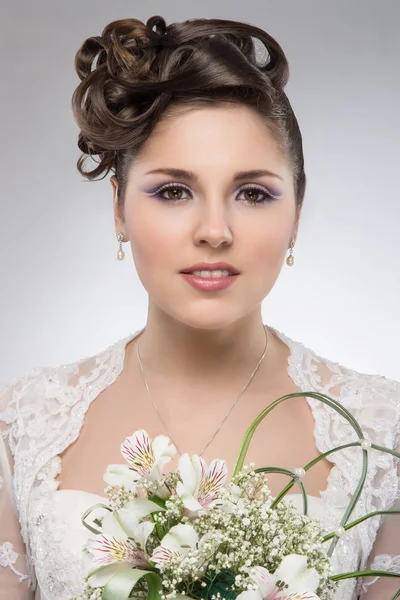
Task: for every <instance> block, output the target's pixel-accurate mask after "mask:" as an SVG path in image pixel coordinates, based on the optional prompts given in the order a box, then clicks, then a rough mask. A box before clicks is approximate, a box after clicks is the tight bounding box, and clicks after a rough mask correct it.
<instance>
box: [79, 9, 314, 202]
mask: <svg viewBox="0 0 400 600" xmlns="http://www.w3.org/2000/svg"><path fill="white" fill-rule="evenodd" d="M257 42H258V43H259V45H260V43H261V51H263V52H264V54H265V51H266V57H264V59H265V60H263V61H262V62H259V60H258V59H259V54H260V48H259V50H258V51H257V48H256V43H257ZM75 68H76V72H77V74H78V76H79V78H80V80H81V82H80V83H79V85H78V86H77V88H76V89H75V91H74V93H73V97H72V109H73V114H74V117H75V120H76V122H77V124H78V126H79V128H80V132H79V137H78V146H79V149H80V150H81V151H82V154H81V156H80V158H79V160H78V162H77V168H78V171H79V172H80V173H81V174H82V175H83V176H84V177H85V178H87V179H89V180H93V179H98V178H101V179H103V178H104V177H106V175H107V174H108V173H109V172H110V171H111V172H113V173H114V174H115V176H116V178H117V180H118V204H119V207H120V208H121V209H122V210H123V204H124V197H125V191H126V183H127V175H128V171H129V168H130V166H131V165H132V162H133V160H134V159H135V157H136V156H137V155H138V154H139V152H140V149H141V148H142V146H143V145H144V143H145V142H146V140H147V139H148V137H149V136H150V134H151V132H152V131H153V130H154V128H155V126H156V125H157V123H158V122H159V121H160V119H161V118H162V117H164V118H166V117H167V116H168V114H169V112H170V110H171V109H172V108H175V107H176V106H178V105H181V106H183V105H186V108H185V107H183V109H184V110H186V109H190V108H193V107H196V106H204V105H216V104H218V103H226V102H229V103H236V104H240V105H246V106H248V107H251V108H252V109H253V110H255V111H256V112H257V113H258V114H260V115H262V116H263V117H264V118H265V120H266V125H267V126H268V128H269V130H270V131H271V132H272V134H273V135H274V138H275V139H276V141H277V143H278V144H279V148H280V149H281V150H282V151H283V152H284V153H285V156H286V158H287V159H288V161H289V164H290V165H291V168H292V172H293V178H294V191H295V197H296V205H297V208H298V209H300V208H301V206H302V203H303V198H304V192H305V185H306V176H305V173H304V157H303V148H302V136H301V132H300V129H299V126H298V123H297V119H296V117H295V115H294V112H293V109H292V107H291V105H290V102H289V100H288V98H287V96H286V94H285V93H284V91H283V88H284V87H285V85H286V83H287V81H288V77H289V68H288V62H287V59H286V56H285V54H284V52H283V50H282V48H281V47H280V45H279V44H278V43H277V42H276V41H275V39H274V38H273V37H271V36H270V35H268V34H267V33H266V32H265V31H263V30H262V29H259V28H258V27H255V26H252V25H249V24H246V23H241V22H237V21H230V20H225V19H189V20H186V21H183V22H177V23H172V24H170V25H168V26H167V25H166V22H165V20H164V19H163V18H162V17H160V16H154V17H151V18H150V19H148V21H147V23H146V24H144V23H143V22H142V21H139V20H138V19H121V20H118V21H113V22H112V23H110V24H109V25H107V26H106V27H105V28H104V30H103V32H102V34H101V36H94V37H89V38H87V39H86V40H85V41H84V42H83V43H82V45H81V47H80V48H79V50H78V52H77V53H76V56H75ZM87 157H91V159H92V160H93V161H94V162H95V163H96V164H97V166H95V167H94V168H92V170H90V169H87V170H85V160H86V158H87ZM100 176H102V177H100Z"/></svg>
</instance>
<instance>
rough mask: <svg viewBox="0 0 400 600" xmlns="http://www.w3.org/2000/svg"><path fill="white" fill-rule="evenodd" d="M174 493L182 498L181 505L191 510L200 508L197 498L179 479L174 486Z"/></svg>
mask: <svg viewBox="0 0 400 600" xmlns="http://www.w3.org/2000/svg"><path fill="white" fill-rule="evenodd" d="M176 493H177V495H178V496H179V498H180V499H181V500H182V503H183V506H184V507H185V508H187V509H188V510H191V511H197V510H201V508H202V506H201V504H200V502H198V500H196V498H195V497H194V496H193V494H191V493H190V491H189V490H188V489H187V488H185V486H184V485H183V483H182V482H181V481H178V483H177V486H176Z"/></svg>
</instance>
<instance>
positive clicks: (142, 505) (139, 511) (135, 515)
mask: <svg viewBox="0 0 400 600" xmlns="http://www.w3.org/2000/svg"><path fill="white" fill-rule="evenodd" d="M163 510H165V508H162V506H159V505H158V504H156V503H155V502H152V501H151V500H147V499H146V498H134V499H133V500H131V501H130V502H127V503H126V504H125V505H124V507H123V508H120V509H119V510H118V514H119V515H120V517H121V519H122V521H123V522H127V523H129V522H133V519H136V520H137V521H138V522H139V521H140V520H141V519H143V517H147V516H148V515H150V514H151V513H153V512H159V511H163Z"/></svg>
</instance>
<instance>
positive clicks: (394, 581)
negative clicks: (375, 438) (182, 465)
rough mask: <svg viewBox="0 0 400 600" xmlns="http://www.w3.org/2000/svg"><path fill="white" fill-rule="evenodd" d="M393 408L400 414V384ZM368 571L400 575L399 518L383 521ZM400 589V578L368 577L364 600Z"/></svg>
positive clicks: (398, 506) (398, 443)
mask: <svg viewBox="0 0 400 600" xmlns="http://www.w3.org/2000/svg"><path fill="white" fill-rule="evenodd" d="M392 404H393V406H394V407H395V408H396V409H397V414H399V412H400V383H399V384H398V387H397V393H396V394H395V396H394V401H393V402H392ZM395 426H396V434H397V437H396V440H395V447H396V449H397V451H398V452H400V424H399V423H396V424H395ZM389 510H399V511H400V463H398V493H397V499H396V500H395V502H394V504H393V505H392V506H391V507H390V508H389ZM367 568H368V569H373V570H379V571H381V570H382V571H390V572H394V573H398V574H400V515H386V516H384V517H383V518H382V521H381V525H380V527H379V530H378V534H377V536H376V540H375V543H374V546H373V548H372V552H371V554H370V556H369V559H368V564H367ZM399 589H400V578H389V577H374V578H372V577H368V578H365V579H364V580H363V581H362V585H361V595H360V598H361V599H362V600H377V598H382V599H383V600H386V599H387V600H389V599H390V598H392V597H393V595H394V594H395V592H397V591H398V590H399Z"/></svg>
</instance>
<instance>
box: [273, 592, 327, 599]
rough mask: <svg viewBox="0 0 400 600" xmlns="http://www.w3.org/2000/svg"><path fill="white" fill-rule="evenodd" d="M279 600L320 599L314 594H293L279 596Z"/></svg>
mask: <svg viewBox="0 0 400 600" xmlns="http://www.w3.org/2000/svg"><path fill="white" fill-rule="evenodd" d="M281 600H320V598H319V596H316V595H315V594H314V592H294V594H289V596H281Z"/></svg>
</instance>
